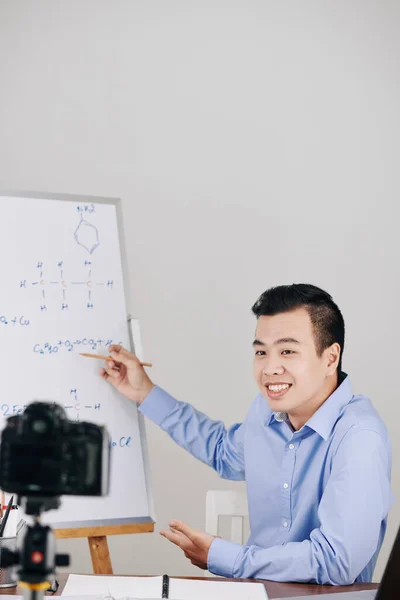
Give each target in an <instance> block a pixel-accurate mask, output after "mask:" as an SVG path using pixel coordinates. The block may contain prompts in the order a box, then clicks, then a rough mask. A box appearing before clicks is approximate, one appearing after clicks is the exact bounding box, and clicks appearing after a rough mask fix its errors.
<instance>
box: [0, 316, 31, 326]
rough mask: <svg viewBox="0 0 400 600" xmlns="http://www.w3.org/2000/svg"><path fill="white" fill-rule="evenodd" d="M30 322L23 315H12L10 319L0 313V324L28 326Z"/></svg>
mask: <svg viewBox="0 0 400 600" xmlns="http://www.w3.org/2000/svg"><path fill="white" fill-rule="evenodd" d="M30 324H31V322H30V320H29V319H26V318H25V317H23V316H22V317H15V316H14V317H13V318H12V319H10V318H9V317H6V316H5V315H0V325H4V326H5V325H10V326H11V327H15V326H17V327H28V325H30Z"/></svg>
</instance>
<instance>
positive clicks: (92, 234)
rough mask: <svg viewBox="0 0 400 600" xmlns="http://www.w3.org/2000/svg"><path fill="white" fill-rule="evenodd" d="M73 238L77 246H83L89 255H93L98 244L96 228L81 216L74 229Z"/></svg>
mask: <svg viewBox="0 0 400 600" xmlns="http://www.w3.org/2000/svg"><path fill="white" fill-rule="evenodd" d="M74 238H75V241H76V243H77V244H79V245H80V246H83V247H84V248H85V249H86V250H87V251H88V252H89V254H93V252H94V251H95V250H96V248H97V246H98V245H99V244H100V241H99V232H98V230H97V227H96V226H95V225H93V224H92V223H89V221H85V219H83V218H82V216H81V221H80V223H79V225H78V227H77V228H76V229H75V233H74Z"/></svg>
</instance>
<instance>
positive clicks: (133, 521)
mask: <svg viewBox="0 0 400 600" xmlns="http://www.w3.org/2000/svg"><path fill="white" fill-rule="evenodd" d="M2 196H3V197H4V196H7V197H10V198H26V199H28V200H29V199H32V200H59V201H60V200H61V201H65V202H75V203H83V204H112V205H114V206H115V209H116V214H117V229H118V240H119V248H120V253H121V264H122V279H123V281H122V285H123V291H124V298H125V306H126V307H127V310H128V314H127V315H126V321H127V327H128V334H129V340H130V345H131V350H132V351H134V350H135V344H134V339H133V334H132V327H131V319H132V316H131V313H130V312H129V311H130V307H131V300H130V284H129V275H128V259H127V253H126V246H125V236H124V227H123V218H122V200H121V198H114V197H107V196H89V195H88V196H86V195H85V196H83V195H81V194H61V193H52V192H32V191H26V190H12V191H10V190H1V189H0V197H2ZM137 416H138V424H139V432H140V445H141V451H142V459H143V470H144V477H145V487H146V496H147V505H148V508H149V515H143V516H141V517H127V518H123V519H96V520H92V521H73V522H63V523H52V524H51V525H52V527H53V528H54V529H57V530H58V531H59V532H60V534H61V535H60V536H59V537H63V536H62V530H63V529H68V530H70V529H80V528H97V527H99V528H103V527H106V528H107V527H111V528H113V527H115V526H118V525H123V526H129V525H139V524H141V523H152V524H154V523H155V514H154V498H153V493H152V489H151V480H150V464H149V455H148V446H147V438H146V426H145V422H144V417H143V415H142V414H141V413H140V412H139V411H138V412H137ZM115 533H122V531H121V532H119V531H116V532H115ZM126 533H129V531H127V532H126ZM110 534H111V532H110V533H108V535H110ZM82 537H86V536H85V535H83V536H82Z"/></svg>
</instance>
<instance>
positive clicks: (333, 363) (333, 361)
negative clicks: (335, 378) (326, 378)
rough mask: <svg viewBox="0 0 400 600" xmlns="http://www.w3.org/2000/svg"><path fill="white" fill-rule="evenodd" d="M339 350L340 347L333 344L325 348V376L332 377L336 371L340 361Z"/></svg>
mask: <svg viewBox="0 0 400 600" xmlns="http://www.w3.org/2000/svg"><path fill="white" fill-rule="evenodd" d="M340 353H341V348H340V345H339V344H338V343H337V342H335V343H334V344H332V346H329V348H326V350H325V355H326V358H327V375H333V374H334V373H335V371H336V369H337V366H338V364H339V360H340Z"/></svg>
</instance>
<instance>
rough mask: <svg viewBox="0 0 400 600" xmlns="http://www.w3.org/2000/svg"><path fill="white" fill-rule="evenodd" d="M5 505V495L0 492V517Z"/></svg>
mask: <svg viewBox="0 0 400 600" xmlns="http://www.w3.org/2000/svg"><path fill="white" fill-rule="evenodd" d="M5 503H6V495H5V493H4V492H3V491H2V492H1V506H0V517H2V516H3V506H4V505H5Z"/></svg>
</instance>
